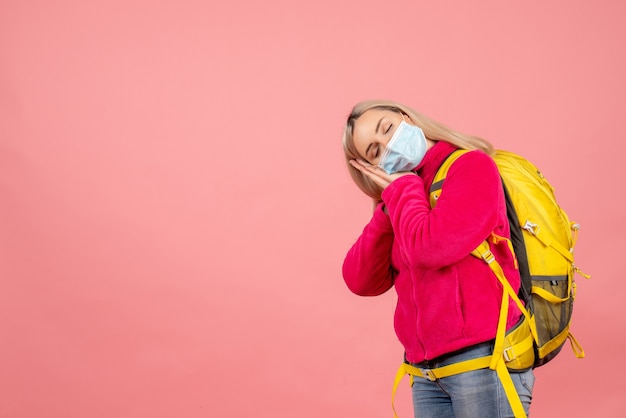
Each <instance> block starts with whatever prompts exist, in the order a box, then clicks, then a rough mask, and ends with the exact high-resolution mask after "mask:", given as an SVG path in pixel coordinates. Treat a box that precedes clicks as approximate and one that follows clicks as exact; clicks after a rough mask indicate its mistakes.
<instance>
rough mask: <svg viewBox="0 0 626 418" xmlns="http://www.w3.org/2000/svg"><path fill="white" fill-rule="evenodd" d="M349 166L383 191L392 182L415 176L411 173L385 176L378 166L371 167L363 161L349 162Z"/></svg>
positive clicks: (404, 172)
mask: <svg viewBox="0 0 626 418" xmlns="http://www.w3.org/2000/svg"><path fill="white" fill-rule="evenodd" d="M350 165H352V167H354V168H356V169H357V170H359V171H360V172H361V173H363V175H364V176H366V177H367V178H369V179H370V180H372V181H373V182H374V183H376V184H377V185H379V186H380V187H381V188H382V189H383V190H384V189H385V188H386V187H387V186H389V185H390V184H391V182H392V181H394V180H396V179H399V178H400V177H403V176H415V175H416V174H415V173H414V172H412V171H403V172H400V173H393V174H387V173H386V172H385V170H383V169H382V168H380V167H378V166H374V165H371V164H370V163H368V162H367V161H363V160H350Z"/></svg>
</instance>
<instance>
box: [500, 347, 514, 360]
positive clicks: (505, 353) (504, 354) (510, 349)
mask: <svg viewBox="0 0 626 418" xmlns="http://www.w3.org/2000/svg"><path fill="white" fill-rule="evenodd" d="M509 352H510V354H509ZM502 357H504V361H506V362H509V361H511V360H513V359H515V358H516V357H517V356H516V355H515V351H514V350H513V347H507V348H505V349H504V351H503V352H502Z"/></svg>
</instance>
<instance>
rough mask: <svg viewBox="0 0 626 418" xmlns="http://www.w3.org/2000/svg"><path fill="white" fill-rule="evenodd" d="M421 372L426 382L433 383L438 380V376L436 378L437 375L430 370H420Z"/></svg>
mask: <svg viewBox="0 0 626 418" xmlns="http://www.w3.org/2000/svg"><path fill="white" fill-rule="evenodd" d="M420 372H422V377H423V378H424V379H426V380H430V381H431V382H434V381H435V380H437V376H435V373H433V371H432V370H430V369H420Z"/></svg>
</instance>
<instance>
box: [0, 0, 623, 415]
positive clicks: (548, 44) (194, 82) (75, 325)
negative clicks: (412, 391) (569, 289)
mask: <svg viewBox="0 0 626 418" xmlns="http://www.w3.org/2000/svg"><path fill="white" fill-rule="evenodd" d="M247 3H249V4H245V3H244V4H242V3H238V2H219V3H218V2H204V1H197V0H196V1H189V0H183V1H180V0H179V1H174V0H163V1H160V2H153V1H148V0H113V1H108V2H84V1H78V0H63V1H61V0H60V1H55V2H48V1H34V0H22V1H13V2H9V1H2V2H1V3H0V57H1V58H0V196H1V201H2V205H1V209H0V215H1V216H0V236H1V240H0V257H1V261H0V312H1V318H2V319H1V320H0V335H1V337H0V359H2V361H1V362H0V364H1V366H0V416H1V417H10V418H26V417H28V418H30V417H33V418H40V417H47V418H48V417H52V418H57V417H58V418H61V417H62V418H74V417H76V418H79V417H80V418H83V417H90V418H103V417H121V418H126V417H153V418H160V417H185V418H187V417H189V418H190V417H207V416H214V417H244V416H257V417H294V416H295V417H302V418H309V417H311V418H312V417H352V416H353V417H357V416H358V417H372V418H373V417H382V416H390V409H389V395H390V389H391V382H392V379H393V376H394V373H395V369H396V366H397V365H398V363H399V361H400V360H401V358H402V348H401V347H400V345H399V344H398V342H397V340H396V338H395V336H394V334H393V330H392V322H391V321H392V313H393V308H394V303H395V300H394V295H393V293H392V292H390V293H389V294H387V295H384V296H382V297H379V298H375V299H364V298H358V297H356V296H353V295H351V294H350V293H349V292H348V290H347V289H346V288H345V286H344V284H343V280H342V278H341V275H340V266H341V262H342V260H343V256H344V254H345V251H346V250H347V248H348V247H349V245H350V244H351V243H352V242H353V240H354V239H355V238H356V237H357V235H358V234H359V232H360V231H361V228H362V227H363V225H364V223H365V222H366V221H367V219H368V217H369V213H370V203H369V202H368V200H367V199H366V198H365V197H363V196H362V195H361V194H360V193H359V192H358V190H357V189H356V187H354V185H353V184H352V183H351V181H350V179H349V177H348V175H347V172H346V170H345V167H344V166H343V161H342V155H341V147H340V135H341V129H342V123H343V120H344V117H345V116H346V114H347V112H348V111H349V109H350V107H351V106H352V104H353V103H354V102H355V101H357V100H361V99H366V98H390V99H395V100H399V101H404V102H406V103H408V104H411V105H413V106H415V107H416V108H418V109H420V110H422V111H423V112H424V113H426V114H429V115H431V116H433V117H435V118H437V119H440V120H442V121H444V122H446V123H448V124H450V125H452V126H454V127H456V128H457V129H459V130H462V131H466V132H470V133H474V134H478V135H481V136H484V137H487V138H489V139H490V140H491V141H493V142H494V143H495V144H496V145H497V146H498V147H501V148H506V149H510V150H514V151H517V152H520V153H522V154H524V155H526V156H528V157H529V158H530V159H531V160H533V161H534V162H536V163H537V165H538V166H539V167H540V168H541V169H542V170H543V171H544V172H545V174H546V175H547V176H548V178H549V179H550V180H551V181H552V182H553V183H554V185H555V186H556V187H557V193H558V196H559V198H560V200H561V202H562V204H563V206H564V207H565V208H567V209H568V212H569V213H570V216H571V217H572V218H573V219H575V220H577V221H578V222H580V223H581V224H582V225H583V230H582V232H581V238H580V243H579V246H578V253H577V255H578V260H579V265H580V266H581V267H582V268H583V269H584V270H587V271H588V272H590V273H593V274H594V279H593V280H591V281H583V280H582V279H581V280H579V298H578V302H577V307H576V312H575V318H574V328H573V331H574V333H575V335H576V336H577V337H578V339H579V340H580V341H581V343H582V344H583V345H584V347H585V349H586V351H587V358H586V359H585V360H576V359H575V358H574V356H573V355H572V354H571V353H570V352H569V349H566V350H565V351H564V353H563V354H562V355H561V356H560V357H559V358H558V359H557V360H555V361H554V362H553V363H552V364H551V365H550V366H549V367H546V368H542V369H539V370H537V376H538V380H537V385H536V391H535V393H536V397H535V402H534V405H533V415H535V416H539V417H549V416H574V417H588V416H594V417H596V416H597V417H600V416H602V417H617V416H621V415H620V413H619V412H618V411H620V410H623V408H624V407H623V400H622V396H623V387H622V384H621V379H620V378H621V376H622V375H623V372H624V371H625V370H624V369H625V366H624V364H625V363H624V361H622V360H621V356H620V354H621V353H622V346H623V344H624V342H625V341H624V340H625V337H624V335H623V330H624V329H625V325H626V319H625V315H624V314H623V312H624V310H623V309H622V306H623V302H622V299H623V297H621V295H622V292H624V291H625V290H626V284H625V283H626V282H625V281H624V280H623V279H624V278H623V272H622V271H621V269H620V271H618V263H619V261H620V260H622V259H623V258H624V255H623V249H624V245H623V240H622V235H623V231H622V229H623V227H622V225H623V222H624V215H625V211H624V209H623V206H622V204H623V203H624V194H623V184H624V175H623V174H622V170H621V169H622V168H623V167H624V163H623V161H622V155H623V153H624V145H623V139H624V134H623V132H622V125H623V120H624V116H623V114H624V109H625V103H624V102H625V99H624V97H626V88H625V87H626V86H625V81H624V80H625V77H624V74H626V55H625V54H624V44H625V41H626V27H625V26H624V25H623V16H624V14H625V12H626V6H624V3H622V2H618V1H595V2H582V1H574V2H572V1H563V0H561V1H556V0H554V1H545V0H542V1H539V0H531V1H526V2H503V1H496V0H478V1H472V2H466V1H453V2H440V1H420V2H417V1H408V0H399V1H395V2H383V3H380V2H375V1H354V0H348V1H333V2H306V3H300V2H293V1H286V0H279V1H271V2H254V1H249V2H247ZM599 170H602V171H599ZM398 408H399V410H400V412H401V414H402V417H405V418H406V417H410V416H411V408H410V398H409V390H408V384H407V385H405V386H403V387H402V389H401V392H400V394H399V399H398Z"/></svg>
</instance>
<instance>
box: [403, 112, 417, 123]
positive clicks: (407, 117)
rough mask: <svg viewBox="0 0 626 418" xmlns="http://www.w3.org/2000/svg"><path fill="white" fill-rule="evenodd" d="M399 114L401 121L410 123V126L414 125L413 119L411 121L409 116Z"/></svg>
mask: <svg viewBox="0 0 626 418" xmlns="http://www.w3.org/2000/svg"><path fill="white" fill-rule="evenodd" d="M400 114H401V115H402V120H403V121H405V122H407V123H410V124H411V125H415V122H413V119H411V117H410V116H409V115H407V114H406V113H404V112H400Z"/></svg>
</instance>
